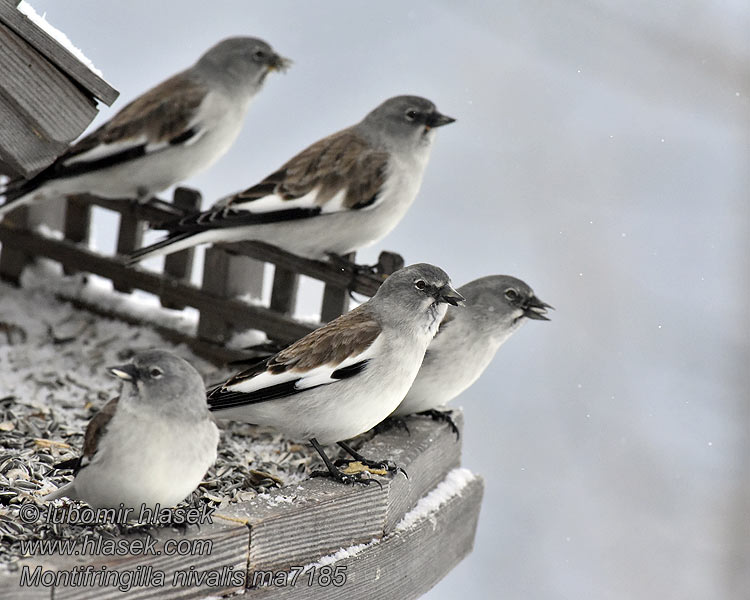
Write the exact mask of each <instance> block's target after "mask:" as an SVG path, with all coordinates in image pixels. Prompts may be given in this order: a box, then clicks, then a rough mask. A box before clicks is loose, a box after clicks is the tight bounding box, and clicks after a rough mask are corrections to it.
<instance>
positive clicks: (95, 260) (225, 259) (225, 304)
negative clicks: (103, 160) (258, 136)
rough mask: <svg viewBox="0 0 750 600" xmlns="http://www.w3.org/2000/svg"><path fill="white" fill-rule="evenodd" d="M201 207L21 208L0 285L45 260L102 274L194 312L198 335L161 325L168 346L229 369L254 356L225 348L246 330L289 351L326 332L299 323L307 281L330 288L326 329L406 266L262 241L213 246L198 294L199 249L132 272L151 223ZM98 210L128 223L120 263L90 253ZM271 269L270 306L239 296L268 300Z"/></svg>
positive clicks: (94, 201)
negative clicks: (183, 347) (130, 259)
mask: <svg viewBox="0 0 750 600" xmlns="http://www.w3.org/2000/svg"><path fill="white" fill-rule="evenodd" d="M200 204H201V195H200V193H198V192H197V191H195V190H191V189H187V188H177V189H176V190H175V193H174V197H173V200H172V203H167V202H164V201H161V200H154V201H152V202H149V203H145V204H138V203H135V202H132V201H128V200H108V199H104V198H98V197H95V196H89V195H82V196H74V197H71V198H69V199H67V200H59V201H57V204H54V203H51V202H47V203H46V204H45V205H44V206H43V207H41V208H40V207H34V206H32V207H31V208H26V207H24V208H20V209H18V210H16V211H14V212H13V213H11V214H9V215H8V216H7V217H6V218H5V220H3V221H2V222H0V242H1V243H2V248H1V249H0V277H1V278H3V279H5V280H9V281H14V282H18V280H19V278H20V276H21V273H22V272H23V269H24V268H25V267H26V266H27V265H28V264H29V263H30V262H32V261H33V260H34V258H35V257H37V256H42V257H45V258H49V259H52V260H55V261H57V262H59V263H61V264H62V265H63V268H64V270H65V272H66V273H75V272H87V273H95V274H96V275H99V276H101V277H105V278H107V279H110V280H111V281H112V284H113V286H114V288H115V289H116V290H117V291H120V292H125V293H127V292H131V291H132V290H134V289H139V290H143V291H145V292H149V293H151V294H154V295H156V296H158V297H159V300H160V302H161V304H162V306H164V307H166V308H173V309H181V308H184V307H186V306H190V307H193V308H196V309H197V310H198V311H199V313H200V318H199V321H198V327H197V331H196V332H195V335H186V334H184V333H179V332H176V331H172V330H169V329H167V328H165V327H158V326H157V330H159V331H160V333H162V334H163V335H165V336H166V337H167V338H170V339H175V340H178V341H183V342H186V343H188V344H189V345H190V346H191V347H192V348H193V350H194V351H195V352H196V353H198V354H200V355H202V356H204V357H206V358H208V359H211V360H213V361H215V362H223V361H226V360H231V359H235V358H239V357H242V356H247V354H248V353H247V352H244V351H240V350H234V349H228V348H226V347H225V343H226V342H227V340H228V339H229V338H230V337H231V336H232V335H233V334H235V333H237V332H238V331H242V330H246V329H257V330H260V331H263V332H265V333H266V335H267V336H268V338H269V339H271V340H273V341H274V342H276V343H278V344H279V345H283V344H286V343H289V342H292V341H294V340H296V339H298V338H300V337H302V336H303V335H305V334H307V333H308V332H310V331H311V330H312V329H314V328H315V327H316V326H317V325H318V324H315V323H310V322H301V321H299V320H296V319H295V318H294V316H293V315H294V310H295V306H296V302H297V291H298V283H299V278H300V276H301V275H304V276H307V277H311V278H313V279H317V280H319V281H321V282H323V283H324V284H325V287H324V291H323V297H322V301H321V308H320V318H319V321H320V323H324V322H327V321H330V320H331V319H334V318H336V317H337V316H339V315H341V314H343V313H345V312H346V311H347V310H348V308H349V294H350V292H355V293H357V294H361V295H363V296H367V297H369V296H372V295H373V294H374V293H375V292H376V291H377V289H378V287H379V286H380V284H381V283H382V281H383V279H384V277H385V276H387V275H389V274H390V273H392V272H393V271H395V270H397V269H399V268H400V267H401V266H403V260H402V259H401V257H400V256H399V255H397V254H394V253H390V252H383V253H381V255H380V259H379V261H378V265H377V267H376V269H375V271H374V272H372V273H370V272H365V271H362V270H360V269H357V268H355V267H354V266H353V261H354V255H353V254H352V255H349V256H347V257H344V258H346V259H347V260H348V261H351V262H346V261H340V262H322V261H317V260H308V259H305V258H302V257H299V256H296V255H294V254H290V253H288V252H285V251H284V250H281V249H280V248H277V247H274V246H271V245H269V244H264V243H259V242H238V243H233V244H219V245H215V246H211V247H209V248H207V250H206V254H205V261H204V267H203V273H202V285H201V286H200V287H198V286H196V285H193V284H192V283H191V282H190V279H191V275H192V270H193V257H194V254H195V248H190V249H187V250H182V251H180V252H177V253H174V254H172V255H170V256H168V257H166V259H165V261H164V267H163V270H162V272H155V271H152V270H148V269H144V268H142V267H128V266H126V264H125V261H124V258H123V256H124V255H125V254H127V253H129V252H130V251H132V250H134V249H136V248H138V247H140V245H141V243H142V240H143V233H144V231H145V229H146V227H147V225H148V223H149V222H151V223H163V222H165V221H169V220H173V219H175V218H177V217H179V216H181V215H182V214H184V213H185V212H187V211H193V210H197V209H199V208H200ZM93 206H99V207H102V208H105V209H108V210H111V211H115V212H117V213H119V215H120V224H119V230H118V232H117V245H116V248H117V254H116V255H114V256H107V255H105V254H103V253H100V252H97V251H95V250H92V249H91V248H90V247H89V245H88V239H89V236H90V233H91V225H92V207H93ZM61 208H62V210H61ZM40 224H44V225H46V226H48V227H49V228H52V229H59V230H61V231H62V232H63V238H62V239H57V238H54V237H48V236H45V235H43V234H42V233H40V232H39V231H38V230H37V226H38V225H40ZM263 263H272V264H273V265H275V272H274V276H273V284H272V292H271V299H270V304H269V306H268V307H265V306H260V305H258V304H254V303H253V304H251V303H250V302H246V301H243V300H240V299H238V298H237V296H243V295H249V296H250V297H254V298H258V299H259V298H260V296H261V291H262V287H263V278H264V275H263V274H264V264H263ZM75 303H76V304H77V305H81V306H84V307H86V308H88V309H89V310H92V311H95V312H100V313H101V312H104V313H105V314H107V315H108V316H115V317H118V318H121V319H124V320H127V321H133V320H134V319H133V318H132V317H131V316H129V315H127V314H122V313H118V312H117V311H115V310H112V309H108V310H106V311H103V310H102V309H101V307H99V306H96V305H95V304H93V303H90V302H86V301H84V300H80V299H78V300H75Z"/></svg>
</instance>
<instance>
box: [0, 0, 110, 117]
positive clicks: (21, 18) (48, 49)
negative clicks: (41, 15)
mask: <svg viewBox="0 0 750 600" xmlns="http://www.w3.org/2000/svg"><path fill="white" fill-rule="evenodd" d="M0 22H2V23H4V24H5V25H6V26H7V27H9V28H10V29H12V30H13V31H14V32H15V33H16V34H17V35H19V36H20V37H21V38H23V39H24V40H25V41H26V42H27V43H29V44H31V45H32V46H33V47H34V48H36V49H37V50H38V51H39V52H41V54H42V55H43V56H44V57H45V58H46V59H47V60H49V61H50V62H51V63H52V64H54V65H57V67H58V68H59V69H61V71H62V72H63V73H65V74H66V75H67V76H68V77H70V78H71V79H73V81H75V82H76V83H78V84H79V85H80V86H82V87H83V88H84V89H85V90H87V91H88V92H89V93H90V94H92V95H93V96H95V97H96V98H98V99H99V100H101V101H102V102H104V103H105V104H106V105H107V106H111V105H112V103H113V102H114V101H115V100H117V97H118V96H119V95H120V93H119V92H118V91H117V90H116V89H114V88H113V87H112V86H110V85H109V84H108V83H107V82H106V81H104V80H103V79H102V78H101V77H99V76H98V75H97V74H96V73H94V72H93V71H92V70H91V69H89V68H88V67H87V66H86V65H84V64H83V63H81V62H80V61H79V60H78V59H77V58H76V57H75V56H73V55H72V54H71V53H70V52H68V50H67V49H65V48H64V47H63V46H61V45H60V44H59V43H58V42H57V41H56V40H55V39H53V38H52V37H51V36H50V35H49V34H47V33H46V32H45V31H43V30H42V29H40V28H39V27H37V26H36V25H35V24H34V23H32V22H31V21H30V20H29V19H28V17H26V15H24V14H22V13H21V12H20V11H18V10H17V9H15V8H14V7H13V6H11V5H9V4H8V3H7V2H0Z"/></svg>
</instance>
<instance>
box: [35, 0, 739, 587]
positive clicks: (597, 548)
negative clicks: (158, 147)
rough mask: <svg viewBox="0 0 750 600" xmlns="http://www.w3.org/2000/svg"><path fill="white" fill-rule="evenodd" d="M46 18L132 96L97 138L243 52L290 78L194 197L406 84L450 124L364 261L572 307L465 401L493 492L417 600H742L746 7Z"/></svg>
mask: <svg viewBox="0 0 750 600" xmlns="http://www.w3.org/2000/svg"><path fill="white" fill-rule="evenodd" d="M31 4H32V5H33V6H34V7H35V8H36V10H37V11H38V12H39V13H44V12H46V13H47V18H48V20H49V21H50V22H51V23H52V24H53V25H55V26H56V27H58V28H59V29H61V30H62V31H63V32H65V33H66V34H67V35H68V36H69V37H70V38H71V40H72V41H73V42H74V43H75V44H76V45H78V46H79V47H81V48H82V49H83V50H84V52H85V53H86V54H87V55H88V57H89V58H91V59H92V60H93V62H94V63H95V64H96V66H97V67H98V68H99V69H101V70H102V71H103V72H104V75H105V77H106V78H107V79H108V80H109V81H110V82H111V83H112V84H113V85H114V86H115V87H116V88H117V89H119V90H120V91H121V93H122V96H121V99H120V100H118V102H117V103H116V104H115V106H114V107H113V108H112V109H104V110H103V111H102V113H101V114H100V116H99V118H98V119H97V121H96V122H95V123H94V126H96V125H98V124H100V123H101V122H103V120H104V119H106V118H109V117H110V116H111V115H112V114H113V113H114V111H115V110H118V109H120V108H121V107H122V106H124V104H125V103H126V102H127V101H129V100H130V99H132V98H133V97H134V96H136V95H138V94H140V93H141V92H143V91H144V90H145V89H147V88H148V87H151V86H152V85H154V84H155V83H157V82H159V81H161V80H162V79H164V78H165V77H166V76H168V75H170V74H172V73H173V72H175V71H177V70H180V69H182V68H184V67H186V66H188V65H189V64H190V63H192V62H193V61H194V60H195V59H196V58H197V57H198V56H199V55H200V54H201V53H202V52H203V51H204V50H205V49H206V48H208V47H209V46H211V45H212V44H214V43H215V42H216V41H218V40H220V39H222V38H224V37H226V36H229V35H237V34H249V35H255V36H259V37H262V38H264V39H265V40H267V41H268V42H269V43H271V44H272V45H273V46H274V48H276V49H277V50H278V51H279V52H281V53H282V54H284V55H286V56H289V57H291V58H292V59H293V60H294V61H295V63H294V65H293V67H292V69H291V70H290V71H289V72H288V73H287V74H286V75H283V76H281V75H276V74H272V75H271V76H270V77H269V78H268V80H267V84H266V88H265V90H264V91H263V92H262V93H261V94H260V96H259V97H258V98H257V99H256V101H255V103H254V105H253V107H252V108H251V111H250V114H249V117H248V119H247V122H246V127H245V129H244V131H243V133H242V135H241V137H240V139H239V140H238V142H237V144H236V145H235V146H234V147H233V149H232V150H231V151H230V152H229V154H228V155H227V156H226V157H224V158H223V159H222V160H221V162H220V163H218V164H217V165H216V166H215V167H214V168H212V169H211V170H210V171H208V172H206V173H204V174H203V175H201V176H199V177H196V178H194V179H193V180H191V181H189V182H187V183H188V184H189V185H192V186H195V187H197V188H199V189H200V190H202V192H203V194H204V198H205V199H206V203H208V201H213V200H215V199H216V198H218V197H219V196H221V195H224V194H226V193H229V192H233V191H238V190H240V189H242V188H244V187H247V186H249V185H250V184H253V183H255V182H256V181H257V180H258V179H259V178H261V177H262V176H264V175H266V174H268V173H270V172H271V171H272V170H274V169H275V168H276V167H278V166H280V165H281V164H282V163H283V162H284V161H285V160H286V159H287V158H289V157H291V156H292V155H293V154H294V153H295V152H297V151H299V150H301V149H302V148H303V147H305V146H306V145H308V144H309V143H311V142H313V141H315V140H317V139H318V138H320V137H322V136H324V135H326V134H328V133H331V132H333V131H335V130H337V129H340V128H342V127H344V126H347V125H349V124H351V123H353V122H355V121H357V120H359V119H360V118H361V117H362V116H363V115H364V114H365V113H366V112H368V111H369V110H370V109H371V108H373V107H374V106H375V105H377V104H378V103H379V102H381V101H382V100H383V99H385V98H387V97H389V96H391V95H395V94H402V93H414V94H419V95H423V96H426V97H428V98H430V99H432V100H433V101H435V103H436V104H437V106H438V108H439V109H440V110H441V111H442V112H444V113H446V114H449V115H451V116H454V117H456V118H457V119H458V121H457V123H456V124H454V125H451V126H450V127H446V128H445V129H441V130H440V131H439V132H438V136H437V142H436V145H435V148H434V152H433V158H432V161H431V164H430V165H429V167H428V170H427V173H426V176H425V181H424V185H423V187H422V191H421V193H420V195H419V197H418V199H417V202H416V203H415V205H414V206H413V208H412V210H411V211H410V212H409V214H408V215H407V217H406V218H405V219H404V221H403V222H402V223H401V224H400V225H399V226H398V228H397V229H396V230H395V231H394V232H393V233H392V234H391V235H390V236H388V238H386V239H385V240H384V241H383V242H382V243H381V244H380V245H379V246H378V247H377V248H372V249H370V250H368V251H366V252H363V253H361V254H360V256H359V258H360V260H371V259H372V260H374V259H375V258H376V257H377V253H378V252H379V251H380V250H381V249H390V250H394V251H398V252H400V253H402V254H403V255H404V257H405V258H406V259H407V262H418V261H429V262H432V263H435V264H437V265H440V266H442V267H443V268H445V269H446V270H447V271H448V272H449V273H450V275H451V276H452V278H453V281H454V282H455V283H457V284H459V285H460V284H463V283H465V282H467V281H469V280H471V279H474V278H476V277H479V276H483V275H487V274H491V273H506V274H511V275H515V276H517V277H520V278H522V279H524V280H525V281H526V282H527V283H529V284H530V285H531V286H532V287H533V288H534V289H535V291H536V292H537V294H538V295H539V297H540V298H542V299H543V300H544V301H546V302H549V303H551V304H553V305H554V306H555V307H556V308H557V310H556V311H555V312H554V313H553V314H552V319H553V320H552V321H551V322H550V323H539V322H531V323H529V324H527V325H526V326H525V327H524V328H523V329H521V330H520V331H519V332H518V333H516V334H515V336H514V337H513V338H511V340H510V341H509V342H508V343H507V344H506V346H504V347H503V348H502V349H501V351H500V353H499V355H498V357H497V359H496V361H495V362H494V363H493V364H492V366H491V367H490V369H489V370H488V371H487V373H486V374H485V376H484V377H483V378H482V379H481V380H480V381H479V382H478V383H477V384H476V385H475V386H474V387H473V388H471V389H470V390H469V391H468V392H467V393H465V394H464V395H463V397H461V398H460V399H459V400H457V401H456V404H458V405H462V406H463V407H464V408H465V413H466V429H465V434H464V437H463V442H464V464H465V466H467V467H469V468H470V469H472V470H473V471H475V472H478V473H480V474H482V475H483V476H484V477H485V479H486V484H487V488H486V495H485V498H484V504H483V509H482V515H481V519H480V524H479V531H478V535H477V540H476V547H475V550H474V553H473V554H472V555H471V556H470V557H469V558H468V559H466V560H465V561H464V562H463V563H462V564H461V565H460V566H459V567H458V568H456V569H455V570H454V571H453V572H452V573H451V574H450V575H448V576H447V577H446V579H445V580H444V581H443V582H441V583H440V584H439V585H438V586H437V587H436V588H435V589H434V590H432V591H431V592H430V593H429V594H427V596H425V598H428V599H429V600H438V599H448V598H451V599H452V598H456V597H464V598H513V599H515V598H519V599H529V600H531V599H534V600H536V599H551V598H555V599H556V598H571V599H578V598H596V599H598V600H602V599H618V600H619V599H622V600H625V599H628V600H629V599H632V598H659V599H661V598H680V599H693V598H695V599H699V598H700V599H705V598H712V599H713V598H740V597H747V594H748V590H750V575H749V573H750V548H749V545H750V530H749V526H748V524H749V523H750V473H749V472H748V457H749V455H750V406H749V404H748V403H749V402H750V399H749V396H748V392H747V390H748V384H750V377H749V376H748V364H749V363H748V333H749V331H750V328H749V327H748V325H749V324H750V323H749V322H748V317H747V309H746V306H745V305H746V303H747V302H748V298H746V297H745V294H748V293H749V292H750V286H749V285H748V283H749V282H748V279H749V278H750V264H748V263H749V261H748V250H750V248H749V247H748V230H750V210H749V209H748V191H749V189H750V185H749V184H750V174H749V167H750V33H748V32H750V6H749V5H748V4H747V2H745V1H743V0H722V1H707V0H706V1H702V2H701V1H698V0H681V1H676V0H669V1H664V2H658V3H655V2H646V1H635V2H628V3H625V2H615V1H614V0H601V1H595V0H590V1H587V0H569V1H568V2H551V1H550V2H543V1H541V0H515V1H509V2H502V3H501V2H486V3H483V4H480V3H468V2H464V3H458V2H448V1H437V0H431V1H418V2H409V3H404V2H396V1H383V2H377V3H374V2H369V3H355V2H348V1H335V2H334V1H327V2H319V1H318V2H304V3H302V2H291V1H280V0H276V1H275V2H247V1H232V2H230V1H219V2H205V1H197V0H190V1H188V0H182V1H176V0H171V1H161V2H153V1H150V0H130V1H129V2H106V3H105V2H101V1H100V0H96V1H95V0H87V1H83V0H69V1H67V2H64V3H63V2H59V1H57V0H32V2H31ZM100 231H101V229H100ZM97 243H98V244H99V245H100V246H101V247H109V246H111V245H112V244H113V241H112V240H109V241H107V240H104V239H100V240H97ZM404 568H405V569H406V568H408V566H406V565H405V566H404Z"/></svg>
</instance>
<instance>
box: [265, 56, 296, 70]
mask: <svg viewBox="0 0 750 600" xmlns="http://www.w3.org/2000/svg"><path fill="white" fill-rule="evenodd" d="M291 66H292V61H291V60H290V59H288V58H284V57H283V56H280V55H278V54H274V55H273V56H272V57H271V58H270V60H269V61H268V69H269V70H270V71H282V72H283V71H286V70H287V69H288V68H289V67H291Z"/></svg>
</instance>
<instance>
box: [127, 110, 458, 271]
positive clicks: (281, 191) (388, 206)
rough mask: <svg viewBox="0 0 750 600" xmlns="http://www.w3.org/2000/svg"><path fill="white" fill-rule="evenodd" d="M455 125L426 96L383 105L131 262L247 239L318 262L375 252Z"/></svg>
mask: <svg viewBox="0 0 750 600" xmlns="http://www.w3.org/2000/svg"><path fill="white" fill-rule="evenodd" d="M454 120H455V119H452V118H451V117H446V116H445V115H443V114H440V113H439V112H438V110H437V109H436V108H435V105H434V104H433V103H432V102H430V101H429V100H426V99H424V98H419V97H417V96H396V97H395V98H391V99H389V100H386V101H385V102H383V103H382V104H381V105H380V106H378V107H377V108H376V109H375V110H373V111H372V112H371V113H370V114H368V115H367V116H366V117H365V118H364V119H362V121H360V122H359V123H357V124H356V125H354V126H352V127H348V128H347V129H344V130H342V131H339V132H338V133H334V134H333V135H331V136H328V137H326V138H323V139H322V140H320V141H318V142H316V143H315V144H313V145H312V146H310V147H309V148H307V149H305V150H303V151H302V152H300V153H299V154H297V155H296V156H295V157H294V158H292V159H291V160H289V161H288V162H287V163H286V164H284V165H283V166H282V167H281V168H280V169H279V170H278V171H276V172H274V173H272V174H271V175H269V176H268V177H266V178H265V179H264V180H263V181H261V182H260V183H258V184H257V185H254V186H253V187H251V188H248V189H247V190H245V191H244V192H240V193H239V194H236V195H234V196H232V197H230V198H229V199H223V200H221V201H220V202H219V203H217V205H216V206H214V208H212V209H211V210H209V211H205V212H200V213H196V214H194V215H191V216H187V217H185V218H183V219H180V220H178V221H175V222H172V223H167V224H165V225H164V226H163V228H165V229H168V230H169V232H170V233H169V235H168V236H167V237H166V238H165V239H163V240H161V241H159V242H157V243H155V244H152V245H150V246H147V247H145V248H141V249H140V250H136V251H135V252H133V253H132V254H131V255H130V261H131V262H137V261H139V260H143V259H145V258H149V257H152V256H160V255H163V254H170V253H172V252H177V251H178V250H183V249H184V248H189V247H192V246H196V245H198V244H204V243H213V242H236V241H240V240H255V241H260V242H266V243H269V244H273V245H275V246H278V247H281V248H283V249H284V250H287V251H289V252H292V253H294V254H298V255H300V256H305V257H307V258H313V259H323V258H326V257H327V256H328V255H329V254H336V255H342V254H347V253H349V252H352V251H354V250H357V249H358V248H362V247H364V246H368V245H370V244H373V243H375V242H377V241H378V240H380V239H381V238H383V237H384V236H385V235H386V234H387V233H388V232H390V231H391V230H392V229H393V228H394V227H395V226H396V224H397V223H398V222H399V221H400V220H401V218H402V217H403V216H404V214H405V213H406V211H407V209H408V208H409V206H410V205H411V203H412V202H413V200H414V198H415V196H416V195H417V192H418V191H419V186H420V185H421V183H422V175H423V174H424V170H425V167H426V166H427V161H428V159H429V156H430V149H431V147H432V142H433V139H434V136H435V128H437V127H441V126H443V125H447V124H448V123H452V122H453V121H454Z"/></svg>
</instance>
